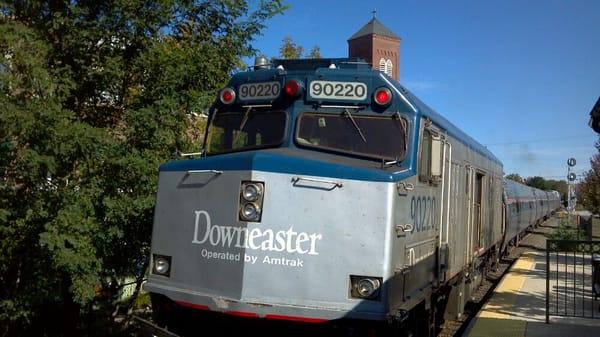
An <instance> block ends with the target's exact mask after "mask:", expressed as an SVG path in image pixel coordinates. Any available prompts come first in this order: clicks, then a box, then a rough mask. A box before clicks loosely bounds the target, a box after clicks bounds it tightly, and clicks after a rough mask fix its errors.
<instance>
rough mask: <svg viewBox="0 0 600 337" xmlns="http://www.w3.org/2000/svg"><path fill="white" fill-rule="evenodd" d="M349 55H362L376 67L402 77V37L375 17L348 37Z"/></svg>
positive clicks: (396, 78)
mask: <svg viewBox="0 0 600 337" xmlns="http://www.w3.org/2000/svg"><path fill="white" fill-rule="evenodd" d="M348 56H349V57H360V58H362V59H364V60H365V61H367V62H369V63H371V64H372V65H373V68H374V69H377V70H379V71H381V72H384V73H386V74H388V75H389V76H390V77H392V78H393V79H395V80H396V81H399V79H400V69H399V68H400V37H398V35H396V34H394V32H392V31H391V30H389V29H388V28H387V27H385V26H384V25H383V24H382V23H381V22H380V21H379V20H377V18H376V17H375V14H373V19H371V20H370V21H369V22H367V24H366V25H364V26H363V27H362V28H361V29H359V30H358V31H357V32H356V33H354V35H352V36H351V37H350V38H349V39H348Z"/></svg>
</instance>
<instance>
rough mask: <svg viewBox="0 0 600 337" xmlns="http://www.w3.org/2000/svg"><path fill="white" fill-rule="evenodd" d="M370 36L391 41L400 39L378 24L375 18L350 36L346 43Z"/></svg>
mask: <svg viewBox="0 0 600 337" xmlns="http://www.w3.org/2000/svg"><path fill="white" fill-rule="evenodd" d="M371 34H375V35H380V36H386V37H391V38H393V39H398V40H400V37H398V35H396V34H394V32H392V31H391V30H389V29H388V28H387V27H385V26H384V25H383V24H382V23H381V22H379V20H377V18H373V19H371V21H369V22H368V23H367V24H366V25H364V26H363V27H362V28H361V29H359V30H358V32H356V33H354V35H352V36H351V37H350V38H349V39H348V41H350V40H354V39H356V38H359V37H361V36H365V35H371Z"/></svg>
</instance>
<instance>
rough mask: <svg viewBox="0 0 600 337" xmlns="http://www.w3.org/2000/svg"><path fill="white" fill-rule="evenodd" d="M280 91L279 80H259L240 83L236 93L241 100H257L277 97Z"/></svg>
mask: <svg viewBox="0 0 600 337" xmlns="http://www.w3.org/2000/svg"><path fill="white" fill-rule="evenodd" d="M280 92H281V85H280V84H279V82H259V83H246V84H242V85H240V88H239V92H238V94H239V97H240V100H242V101H257V100H267V99H274V98H277V97H279V93H280Z"/></svg>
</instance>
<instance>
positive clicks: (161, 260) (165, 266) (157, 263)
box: [152, 254, 171, 276]
mask: <svg viewBox="0 0 600 337" xmlns="http://www.w3.org/2000/svg"><path fill="white" fill-rule="evenodd" d="M153 260H154V267H153V271H152V273H153V274H158V275H163V276H169V274H170V272H171V257H170V256H164V255H157V254H154V259H153Z"/></svg>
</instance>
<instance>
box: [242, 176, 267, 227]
mask: <svg viewBox="0 0 600 337" xmlns="http://www.w3.org/2000/svg"><path fill="white" fill-rule="evenodd" d="M264 198H265V183H264V182H262V181H242V184H241V185H240V199H239V200H240V203H239V214H238V217H239V220H240V221H252V222H260V220H261V217H262V209H263V199H264Z"/></svg>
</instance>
